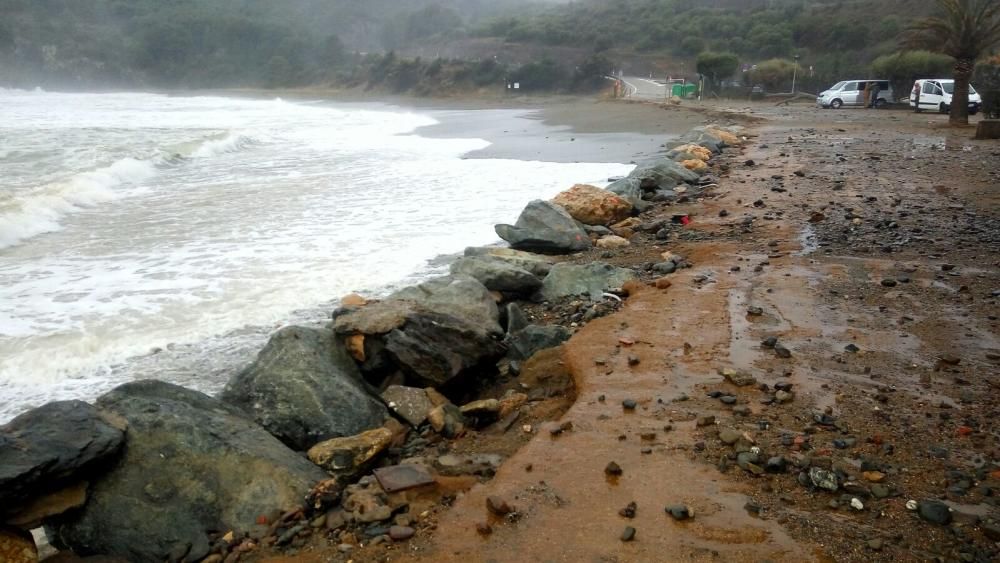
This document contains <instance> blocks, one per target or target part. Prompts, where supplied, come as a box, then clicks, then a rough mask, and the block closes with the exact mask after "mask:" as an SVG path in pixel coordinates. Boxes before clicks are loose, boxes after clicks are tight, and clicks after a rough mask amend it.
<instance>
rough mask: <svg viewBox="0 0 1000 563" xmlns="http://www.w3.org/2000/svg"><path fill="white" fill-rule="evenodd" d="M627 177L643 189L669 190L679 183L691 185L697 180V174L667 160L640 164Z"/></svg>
mask: <svg viewBox="0 0 1000 563" xmlns="http://www.w3.org/2000/svg"><path fill="white" fill-rule="evenodd" d="M628 177H629V178H635V179H636V180H639V185H640V187H641V188H643V189H652V188H656V187H660V188H663V189H670V188H672V187H674V186H676V185H677V184H679V183H681V182H687V183H692V182H695V181H697V180H698V174H696V173H694V172H692V171H690V170H688V169H687V168H684V167H683V166H681V165H680V164H679V163H677V162H674V161H673V160H670V159H668V158H663V159H659V160H655V161H653V162H648V163H644V164H640V165H639V166H637V167H636V168H635V170H632V172H630V173H629V175H628Z"/></svg>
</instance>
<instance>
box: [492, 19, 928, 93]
mask: <svg viewBox="0 0 1000 563" xmlns="http://www.w3.org/2000/svg"><path fill="white" fill-rule="evenodd" d="M932 9H933V3H932V2H928V1H926V0H885V1H884V2H875V3H873V2H865V1H859V0H613V1H610V2H609V1H596V0H588V1H583V2H575V3H573V4H570V5H566V6H559V7H553V8H551V9H548V10H546V11H545V12H544V13H541V14H534V15H524V16H517V17H508V18H499V19H494V20H492V21H490V22H488V23H487V24H485V25H483V26H480V27H479V28H478V29H477V30H476V32H475V33H476V34H477V35H478V36H480V37H493V38H499V39H502V40H503V41H506V42H508V43H519V44H521V43H530V44H536V45H551V46H562V47H566V46H572V47H578V48H596V49H599V50H609V51H610V52H612V53H613V56H612V58H613V59H616V60H618V61H620V62H622V66H624V67H625V68H626V70H627V71H629V72H632V73H635V74H641V73H647V72H666V73H670V72H672V73H673V74H675V75H676V74H684V73H685V72H686V73H689V74H690V73H692V71H693V66H694V65H693V60H694V57H695V56H696V55H697V54H698V53H700V52H703V51H706V50H709V51H728V52H733V53H736V54H737V55H739V56H740V58H741V59H742V61H743V63H744V64H747V65H751V64H754V63H756V62H757V61H761V60H765V59H770V58H775V57H780V58H792V57H793V56H795V55H798V56H800V58H801V62H802V65H803V66H804V67H805V68H807V69H808V68H809V67H813V78H816V79H817V80H818V81H820V82H825V81H828V80H829V79H830V77H832V76H835V75H840V74H844V73H847V74H850V73H854V72H863V70H864V68H865V67H866V66H867V65H868V63H870V62H871V61H872V60H873V59H874V58H876V57H877V56H879V55H882V54H886V53H891V52H893V51H895V50H897V49H898V35H899V33H900V32H901V31H902V30H904V29H905V27H906V25H907V24H908V23H909V22H910V21H912V19H913V18H915V17H918V16H922V15H926V14H928V13H930V11H931V10H932ZM657 61H659V62H660V64H656V63H657ZM630 62H632V63H633V64H631V65H630V64H629V63H630ZM651 63H652V64H651ZM629 66H631V67H632V68H629Z"/></svg>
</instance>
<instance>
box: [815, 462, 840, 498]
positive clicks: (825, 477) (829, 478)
mask: <svg viewBox="0 0 1000 563" xmlns="http://www.w3.org/2000/svg"><path fill="white" fill-rule="evenodd" d="M809 482H810V483H812V485H813V486H814V487H818V488H820V489H826V490H828V491H831V492H832V491H836V490H837V489H839V488H840V479H838V478H837V474H836V473H834V472H832V471H827V470H825V469H821V468H819V467H810V468H809Z"/></svg>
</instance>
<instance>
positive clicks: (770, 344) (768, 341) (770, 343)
mask: <svg viewBox="0 0 1000 563" xmlns="http://www.w3.org/2000/svg"><path fill="white" fill-rule="evenodd" d="M777 344H778V337H777V336H768V337H767V338H765V339H764V340H763V341H761V343H760V345H761V346H763V347H765V348H774V347H775V346H777Z"/></svg>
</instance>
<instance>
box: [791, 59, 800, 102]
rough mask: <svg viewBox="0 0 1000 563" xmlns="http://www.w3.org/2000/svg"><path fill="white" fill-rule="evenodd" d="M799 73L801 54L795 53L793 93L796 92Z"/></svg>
mask: <svg viewBox="0 0 1000 563" xmlns="http://www.w3.org/2000/svg"><path fill="white" fill-rule="evenodd" d="M798 74H799V56H798V55H795V66H793V67H792V94H794V93H795V79H796V78H798Z"/></svg>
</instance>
